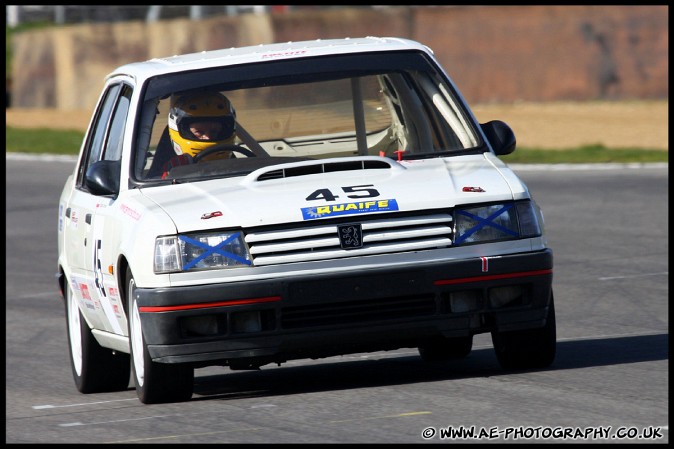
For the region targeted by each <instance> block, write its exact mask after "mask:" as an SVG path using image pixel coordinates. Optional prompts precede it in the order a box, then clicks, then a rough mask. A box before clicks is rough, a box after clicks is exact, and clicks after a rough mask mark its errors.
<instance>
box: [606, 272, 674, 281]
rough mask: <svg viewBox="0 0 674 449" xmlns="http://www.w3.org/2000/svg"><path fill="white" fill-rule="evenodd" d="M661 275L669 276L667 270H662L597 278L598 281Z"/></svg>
mask: <svg viewBox="0 0 674 449" xmlns="http://www.w3.org/2000/svg"><path fill="white" fill-rule="evenodd" d="M661 275H665V276H669V272H668V271H663V272H660V273H644V274H630V275H627V276H611V277H603V278H599V280H600V281H611V280H613V279H632V278H642V277H647V276H661Z"/></svg>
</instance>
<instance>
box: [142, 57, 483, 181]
mask: <svg viewBox="0 0 674 449" xmlns="http://www.w3.org/2000/svg"><path fill="white" fill-rule="evenodd" d="M145 99H146V100H145V101H144V106H143V110H142V111H141V117H140V125H141V126H140V132H139V133H137V134H138V135H137V139H136V153H135V154H136V156H135V158H134V160H135V167H134V175H135V176H134V177H135V178H136V179H137V180H139V181H150V180H162V179H180V180H196V179H202V178H212V177H222V176H239V175H242V174H247V173H250V172H252V171H254V170H256V169H258V168H261V167H265V166H269V165H275V164H280V163H288V162H295V161H297V162H300V161H305V160H310V159H328V158H339V157H355V156H379V157H387V158H393V159H396V160H401V159H410V158H420V157H438V156H446V155H448V154H452V153H456V154H458V153H460V152H465V151H466V150H470V149H475V148H476V147H478V146H479V144H480V142H479V139H478V138H477V137H476V134H475V131H474V129H473V126H472V125H471V121H470V119H469V118H468V114H467V113H466V111H465V110H464V109H463V106H462V103H461V102H460V101H459V100H458V97H457V96H456V95H454V94H453V89H452V87H451V85H450V84H449V83H448V81H447V80H446V79H445V78H444V76H443V75H442V74H441V73H439V72H438V71H437V70H436V68H435V65H434V64H432V63H431V62H430V61H429V60H428V59H427V58H426V57H425V56H424V55H423V54H422V53H418V52H401V53H399V54H392V53H386V54H383V53H382V54H356V55H346V56H330V57H321V58H313V59H304V60H300V59H291V60H283V61H278V62H273V63H270V62H267V63H259V64H248V65H245V66H244V65H239V66H231V67H218V68H215V69H208V70H200V71H198V72H183V73H180V74H176V73H173V74H170V75H166V76H163V77H157V78H154V79H152V80H150V82H149V84H148V87H147V88H146V90H145ZM209 134H210V135H209Z"/></svg>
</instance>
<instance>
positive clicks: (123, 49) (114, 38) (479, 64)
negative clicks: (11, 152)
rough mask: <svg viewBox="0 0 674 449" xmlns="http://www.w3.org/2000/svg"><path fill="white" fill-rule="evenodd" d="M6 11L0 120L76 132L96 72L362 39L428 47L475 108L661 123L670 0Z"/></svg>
mask: <svg viewBox="0 0 674 449" xmlns="http://www.w3.org/2000/svg"><path fill="white" fill-rule="evenodd" d="M6 12H7V21H6V33H7V66H6V67H7V69H6V70H7V71H6V86H7V89H6V94H7V101H6V106H7V108H8V113H7V117H8V123H9V119H10V112H9V110H10V109H9V108H16V109H18V110H20V111H25V110H28V111H35V110H36V109H38V108H42V109H50V110H56V111H68V112H69V114H68V115H67V116H64V117H66V118H67V120H71V121H72V122H73V123H72V125H73V126H71V127H72V128H78V129H81V128H82V127H83V126H86V123H85V124H84V125H82V124H81V123H80V122H79V121H83V122H88V119H89V117H90V114H91V111H92V110H93V107H94V106H95V103H96V100H97V99H98V95H99V94H100V91H101V88H102V86H103V79H104V77H105V75H107V74H108V73H109V72H111V71H112V70H113V69H114V68H115V67H117V66H120V65H123V64H126V63H129V62H135V61H144V60H147V59H151V58H156V57H164V56H171V55H174V54H182V53H191V52H198V51H202V50H212V49H218V48H228V47H238V46H246V45H257V44H264V43H272V42H286V41H299V40H312V39H329V38H343V37H364V36H395V37H404V38H410V39H414V40H417V41H419V42H421V43H423V44H425V45H427V46H429V47H430V48H431V49H432V50H433V51H434V52H435V54H436V56H437V58H438V59H439V61H440V63H441V64H442V65H443V66H444V67H445V69H446V70H447V72H448V73H449V75H450V76H451V77H452V79H453V80H454V81H455V83H456V84H457V85H458V87H459V89H460V91H461V92H462V94H463V95H464V97H465V98H466V100H467V101H468V102H469V104H471V105H478V106H477V109H478V110H479V107H480V105H485V106H486V105H506V107H510V106H512V105H527V104H532V103H534V104H539V105H540V104H549V103H551V102H554V103H556V104H560V103H563V104H567V103H568V102H571V103H572V104H577V103H578V102H603V105H604V106H605V105H606V103H607V102H608V104H615V103H618V102H637V101H640V102H643V101H646V102H648V103H646V106H645V107H646V108H647V110H646V113H648V111H651V112H652V118H653V119H654V120H656V121H659V122H658V123H659V125H658V126H659V127H660V128H663V124H666V123H665V122H666V120H667V112H666V111H667V100H668V96H669V87H668V86H669V84H668V76H669V73H668V70H669V60H668V55H669V31H668V30H669V20H668V19H669V14H668V13H669V7H668V6H667V5H643V6H641V5H624V6H619V5H558V6H540V5H534V6H508V5H505V6H496V5H490V6H477V5H449V6H424V5H422V6H386V5H380V6H371V5H363V6H331V5H327V6H310V5H300V6H297V5H295V6H288V5H257V6H256V5H239V6H237V5H230V6H213V5H208V6H195V5H187V6H180V5H170V6H167V5H159V6H157V5H138V6H133V5H132V6H108V5H105V6H93V5H37V6H30V5H7V6H6ZM565 102H566V103H565ZM648 108H650V109H648ZM518 110H519V109H518ZM539 110H540V108H539ZM506 112H510V113H512V112H513V109H512V108H511V109H506ZM516 113H517V111H515V114H516ZM569 113H571V114H573V112H572V111H571V112H569ZM587 114H588V115H589V116H590V117H595V116H597V115H601V114H606V116H607V117H609V116H610V114H611V111H610V108H609V110H607V109H606V107H603V109H599V110H598V111H594V110H593V111H591V112H588V113H587ZM476 115H477V114H476ZM17 116H18V114H13V115H11V117H12V119H13V118H14V117H17ZM484 118H485V120H487V119H491V117H484ZM663 120H664V122H663ZM548 121H549V120H548ZM662 131H663V132H664V133H665V136H664V137H665V139H664V140H667V139H666V130H662ZM643 134H644V135H645V134H648V133H643ZM662 140H663V136H662V135H659V136H658V137H657V141H658V142H661V141H662ZM664 145H667V144H666V143H664ZM651 147H653V146H652V145H651Z"/></svg>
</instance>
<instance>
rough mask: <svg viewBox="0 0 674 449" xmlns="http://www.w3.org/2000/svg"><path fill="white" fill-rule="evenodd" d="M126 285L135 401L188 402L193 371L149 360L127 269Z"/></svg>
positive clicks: (131, 277) (131, 279) (133, 286)
mask: <svg viewBox="0 0 674 449" xmlns="http://www.w3.org/2000/svg"><path fill="white" fill-rule="evenodd" d="M126 286H127V288H126V292H125V294H126V298H127V304H128V314H127V316H128V323H129V348H130V349H131V373H132V378H133V382H134V385H135V386H136V394H137V395H138V399H140V401H141V402H142V403H143V404H160V403H165V402H183V401H187V400H189V399H190V398H191V397H192V390H193V387H194V368H192V367H191V366H188V365H180V364H170V363H156V362H153V361H152V359H151V358H150V354H149V353H148V351H147V345H146V344H145V338H144V337H143V329H142V325H141V320H140V313H139V311H138V304H137V303H136V298H135V295H134V294H133V291H134V289H135V286H136V284H135V281H134V279H133V275H132V274H131V271H130V270H128V269H127V272H126Z"/></svg>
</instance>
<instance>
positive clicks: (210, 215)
mask: <svg viewBox="0 0 674 449" xmlns="http://www.w3.org/2000/svg"><path fill="white" fill-rule="evenodd" d="M213 217H222V212H220V211H219V210H216V211H215V212H209V213H207V214H203V215H202V216H201V219H202V220H208V219H209V218H213Z"/></svg>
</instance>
